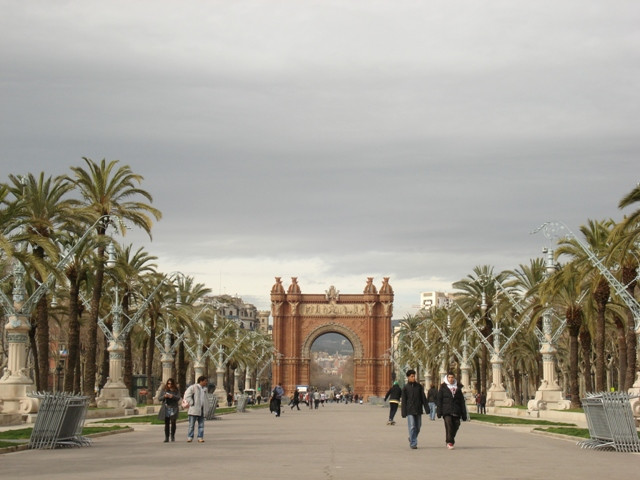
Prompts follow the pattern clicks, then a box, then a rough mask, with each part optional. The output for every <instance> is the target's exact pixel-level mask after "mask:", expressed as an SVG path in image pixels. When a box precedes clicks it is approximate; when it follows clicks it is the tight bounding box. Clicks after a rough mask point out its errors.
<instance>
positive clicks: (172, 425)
mask: <svg viewBox="0 0 640 480" xmlns="http://www.w3.org/2000/svg"><path fill="white" fill-rule="evenodd" d="M158 400H159V401H161V402H162V404H163V405H162V407H161V408H160V412H162V410H164V441H165V443H166V442H168V441H169V435H171V441H172V442H175V441H176V420H177V419H178V410H179V407H178V402H179V401H180V390H178V386H177V385H176V382H175V381H174V379H173V378H170V379H169V380H167V383H166V384H165V385H164V387H162V390H160V394H159V395H158Z"/></svg>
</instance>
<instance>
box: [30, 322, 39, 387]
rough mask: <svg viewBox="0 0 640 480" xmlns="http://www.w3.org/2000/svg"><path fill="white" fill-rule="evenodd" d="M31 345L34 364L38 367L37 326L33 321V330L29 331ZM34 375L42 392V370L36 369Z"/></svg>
mask: <svg viewBox="0 0 640 480" xmlns="http://www.w3.org/2000/svg"><path fill="white" fill-rule="evenodd" d="M29 344H30V345H31V354H32V355H33V364H34V365H36V366H37V365H38V347H37V345H36V326H35V325H34V323H33V321H32V322H31V328H30V329H29ZM33 374H34V375H35V377H36V378H35V384H36V390H38V391H42V390H41V388H40V369H38V368H34V369H33Z"/></svg>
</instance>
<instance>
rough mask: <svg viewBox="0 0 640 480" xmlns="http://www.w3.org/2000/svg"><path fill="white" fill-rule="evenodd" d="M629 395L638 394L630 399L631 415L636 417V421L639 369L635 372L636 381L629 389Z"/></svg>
mask: <svg viewBox="0 0 640 480" xmlns="http://www.w3.org/2000/svg"><path fill="white" fill-rule="evenodd" d="M629 394H630V395H638V397H637V398H632V399H631V400H630V403H631V411H632V412H633V416H634V417H635V419H636V423H637V422H638V421H639V419H640V371H639V372H638V373H637V376H636V381H635V382H634V384H633V386H632V387H631V388H630V389H629Z"/></svg>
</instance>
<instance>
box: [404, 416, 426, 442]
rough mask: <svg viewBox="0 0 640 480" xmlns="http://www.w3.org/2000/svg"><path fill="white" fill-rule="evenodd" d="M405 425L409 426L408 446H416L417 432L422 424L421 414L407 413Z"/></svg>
mask: <svg viewBox="0 0 640 480" xmlns="http://www.w3.org/2000/svg"><path fill="white" fill-rule="evenodd" d="M407 425H408V426H409V446H411V447H417V446H418V434H419V433H420V427H421V426H422V415H407Z"/></svg>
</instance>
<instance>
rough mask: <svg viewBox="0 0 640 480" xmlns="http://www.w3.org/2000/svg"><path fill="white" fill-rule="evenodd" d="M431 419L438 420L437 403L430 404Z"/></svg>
mask: <svg viewBox="0 0 640 480" xmlns="http://www.w3.org/2000/svg"><path fill="white" fill-rule="evenodd" d="M429 418H431V420H435V419H436V402H429Z"/></svg>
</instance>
